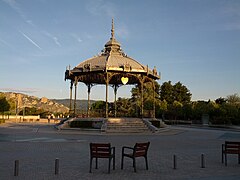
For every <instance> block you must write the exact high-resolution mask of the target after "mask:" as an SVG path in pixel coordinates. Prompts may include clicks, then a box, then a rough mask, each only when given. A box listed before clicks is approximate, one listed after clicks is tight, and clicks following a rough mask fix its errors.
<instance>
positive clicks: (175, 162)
mask: <svg viewBox="0 0 240 180" xmlns="http://www.w3.org/2000/svg"><path fill="white" fill-rule="evenodd" d="M173 169H177V156H176V155H175V154H174V155H173Z"/></svg>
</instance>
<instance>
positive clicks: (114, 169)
mask: <svg viewBox="0 0 240 180" xmlns="http://www.w3.org/2000/svg"><path fill="white" fill-rule="evenodd" d="M113 170H115V155H114V156H113Z"/></svg>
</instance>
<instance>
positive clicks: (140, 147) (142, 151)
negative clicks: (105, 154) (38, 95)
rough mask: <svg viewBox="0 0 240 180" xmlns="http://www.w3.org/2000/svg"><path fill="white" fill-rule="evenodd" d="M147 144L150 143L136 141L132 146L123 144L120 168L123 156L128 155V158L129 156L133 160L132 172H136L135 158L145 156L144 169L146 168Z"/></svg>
mask: <svg viewBox="0 0 240 180" xmlns="http://www.w3.org/2000/svg"><path fill="white" fill-rule="evenodd" d="M149 145H150V142H146V143H136V144H135V146H134V147H127V146H123V147H122V160H121V169H123V161H124V157H128V158H131V159H132V160H133V168H134V172H137V170H136V158H138V157H144V158H145V163H146V169H147V170H148V159H147V153H148V148H149Z"/></svg>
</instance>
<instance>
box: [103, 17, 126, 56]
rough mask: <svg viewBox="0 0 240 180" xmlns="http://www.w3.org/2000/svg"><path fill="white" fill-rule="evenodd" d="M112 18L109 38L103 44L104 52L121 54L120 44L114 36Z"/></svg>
mask: <svg viewBox="0 0 240 180" xmlns="http://www.w3.org/2000/svg"><path fill="white" fill-rule="evenodd" d="M114 33H115V32H114V20H113V18H112V29H111V38H110V40H109V41H108V42H107V43H106V44H105V49H104V52H103V53H104V54H113V53H114V54H122V50H121V47H120V46H121V45H120V43H119V42H118V41H117V40H116V39H115V37H114Z"/></svg>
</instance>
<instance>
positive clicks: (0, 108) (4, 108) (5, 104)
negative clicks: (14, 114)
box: [0, 97, 10, 115]
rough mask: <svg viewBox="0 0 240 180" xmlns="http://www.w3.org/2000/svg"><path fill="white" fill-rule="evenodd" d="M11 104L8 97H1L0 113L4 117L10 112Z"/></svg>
mask: <svg viewBox="0 0 240 180" xmlns="http://www.w3.org/2000/svg"><path fill="white" fill-rule="evenodd" d="M9 109H10V104H9V103H8V101H7V99H6V97H0V112H2V115H4V112H5V111H9Z"/></svg>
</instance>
